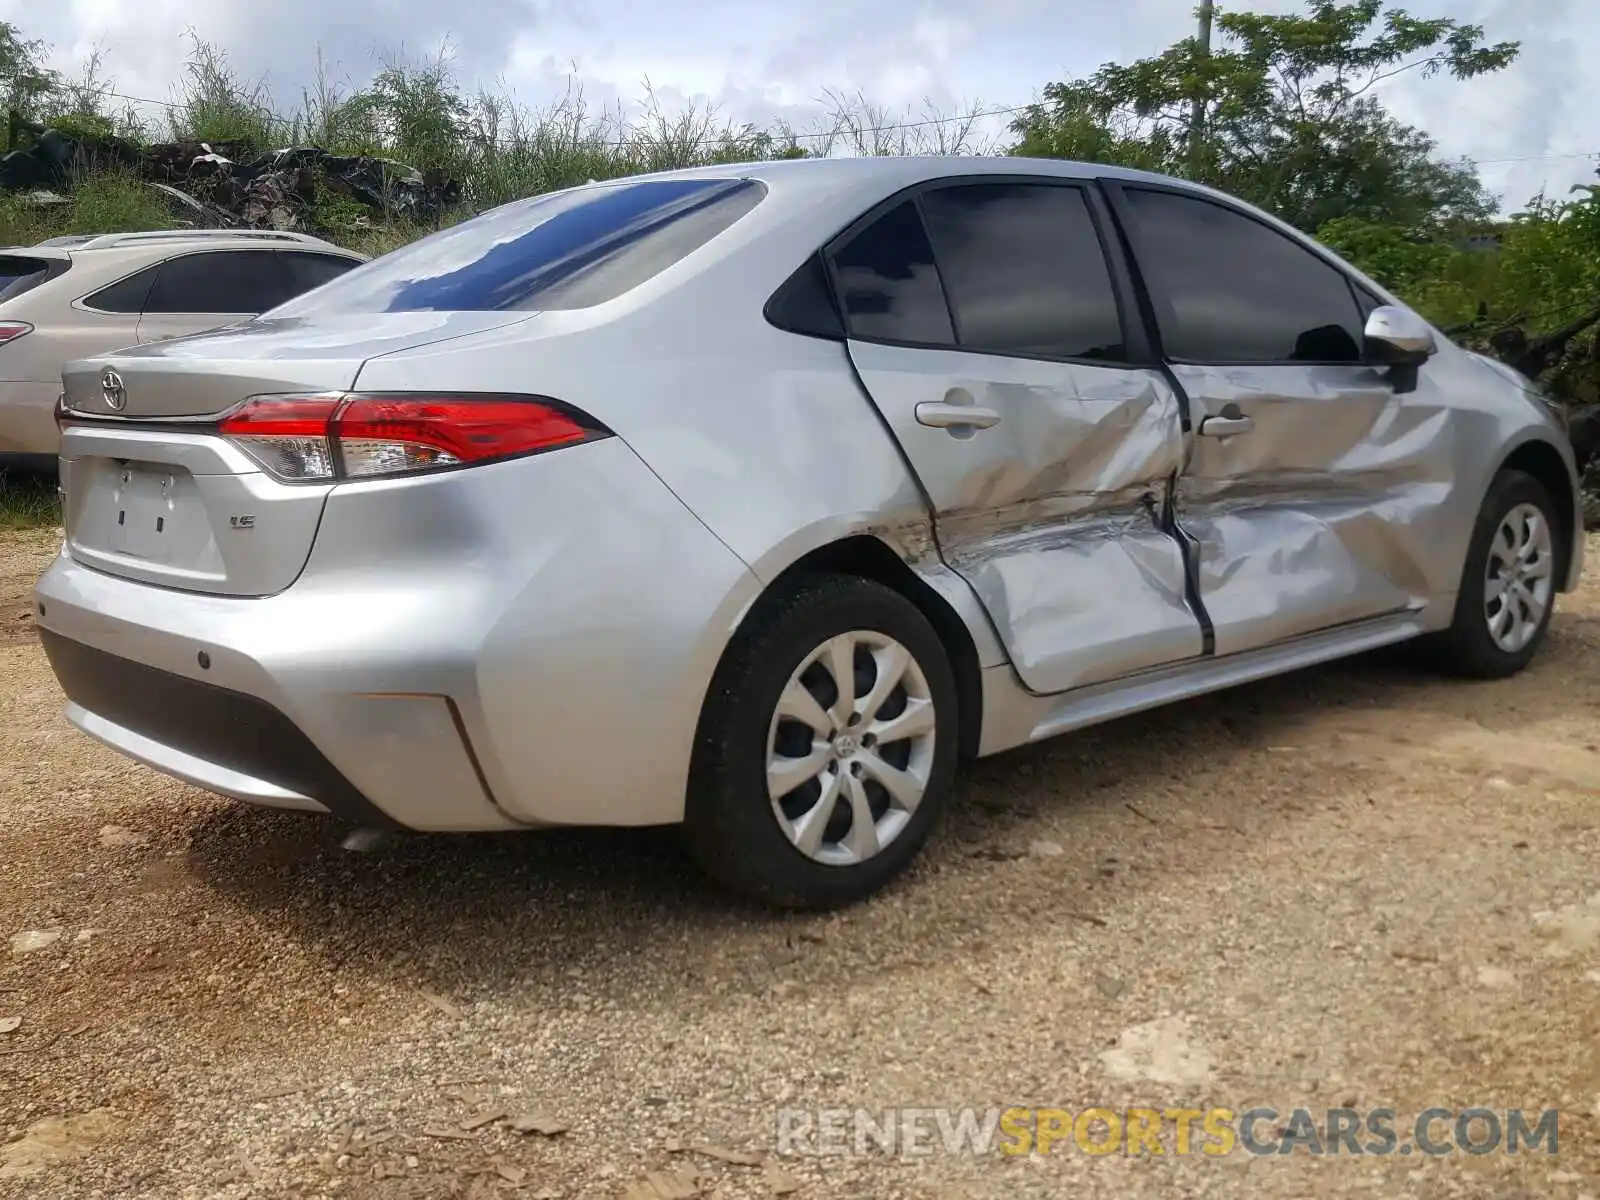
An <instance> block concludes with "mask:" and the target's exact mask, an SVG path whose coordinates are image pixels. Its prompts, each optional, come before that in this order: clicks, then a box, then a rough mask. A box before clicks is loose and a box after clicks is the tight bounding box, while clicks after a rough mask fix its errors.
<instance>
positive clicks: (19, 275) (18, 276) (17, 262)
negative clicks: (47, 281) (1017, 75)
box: [0, 254, 50, 300]
mask: <svg viewBox="0 0 1600 1200" xmlns="http://www.w3.org/2000/svg"><path fill="white" fill-rule="evenodd" d="M49 272H50V264H49V263H48V262H46V261H45V260H44V259H42V258H25V257H23V256H22V255H19V254H0V300H9V299H11V297H13V296H20V295H22V293H23V292H25V291H27V290H28V289H29V288H31V287H37V286H38V285H39V284H41V283H43V282H44V277H45V276H46V275H47V274H49Z"/></svg>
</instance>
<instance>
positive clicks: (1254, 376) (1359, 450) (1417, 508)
mask: <svg viewBox="0 0 1600 1200" xmlns="http://www.w3.org/2000/svg"><path fill="white" fill-rule="evenodd" d="M1174 372H1175V374H1176V375H1177V378H1178V381H1179V383H1180V384H1181V386H1182V387H1183V388H1184V390H1185V391H1186V392H1187V394H1188V396H1189V400H1190V404H1191V408H1192V412H1193V414H1194V424H1195V429H1196V435H1195V436H1193V437H1192V439H1191V450H1190V457H1189V461H1188V464H1187V467H1186V469H1185V471H1184V473H1183V474H1182V475H1181V476H1180V478H1179V482H1178V489H1177V502H1178V520H1179V523H1180V524H1181V525H1182V527H1183V528H1184V530H1185V531H1186V532H1187V533H1189V534H1190V535H1191V536H1192V537H1193V538H1194V539H1195V541H1196V543H1197V544H1198V550H1199V555H1198V580H1197V582H1198V590H1199V595H1200V600H1201V603H1202V605H1203V606H1204V608H1205V610H1206V613H1207V614H1208V616H1209V617H1210V620H1211V623H1212V626H1213V628H1214V630H1215V635H1216V642H1215V652H1216V653H1217V654H1219V655H1221V654H1233V653H1237V652H1240V651H1244V650H1251V649H1256V648H1258V647H1261V646H1265V645H1270V644H1272V643H1274V642H1278V641H1283V640H1285V639H1287V638H1291V637H1296V636H1299V635H1302V634H1306V633H1311V632H1314V631H1316V630H1319V629H1326V628H1331V627H1333V626H1335V625H1342V624H1346V623H1348V622H1351V621H1359V620H1363V619H1366V618H1371V617H1377V616H1381V615H1384V614H1387V613H1393V612H1399V611H1405V610H1413V609H1420V608H1422V607H1424V606H1426V605H1427V604H1428V603H1429V601H1430V600H1432V599H1433V598H1434V596H1435V595H1436V593H1437V588H1438V580H1437V579H1436V578H1435V577H1434V575H1435V574H1436V572H1433V571H1430V565H1431V563H1432V562H1433V560H1434V559H1435V558H1436V554H1437V551H1436V550H1435V549H1433V548H1432V547H1431V546H1430V542H1432V541H1434V540H1436V539H1437V538H1439V537H1441V536H1443V535H1445V534H1446V533H1447V532H1448V523H1449V522H1450V521H1452V520H1456V519H1458V518H1456V517H1455V515H1454V514H1453V512H1452V511H1451V500H1452V497H1453V491H1454V485H1455V482H1456V476H1457V474H1458V467H1457V462H1456V455H1455V454H1454V453H1453V452H1452V445H1451V443H1452V441H1453V439H1455V438H1456V437H1459V436H1460V434H1461V432H1462V417H1461V414H1460V412H1459V411H1458V410H1455V409H1452V408H1451V407H1450V406H1448V405H1447V404H1446V403H1444V402H1443V399H1442V396H1441V395H1440V394H1439V393H1438V392H1437V391H1436V389H1433V388H1431V387H1420V388H1419V389H1418V390H1417V391H1415V392H1411V393H1406V394H1400V393H1397V392H1396V391H1395V390H1394V388H1393V387H1392V386H1391V385H1390V384H1389V383H1388V382H1387V381H1386V380H1385V379H1384V378H1383V377H1382V376H1381V375H1380V374H1379V372H1377V371H1375V370H1372V369H1371V368H1367V367H1360V366H1348V367H1346V366H1305V367H1299V366H1256V367H1199V366H1177V367H1175V368H1174ZM1224 409H1226V410H1227V415H1229V416H1233V415H1243V416H1246V417H1249V418H1250V419H1251V420H1252V421H1253V423H1254V424H1253V427H1252V428H1251V429H1250V430H1249V431H1247V432H1244V433H1240V434H1237V435H1235V436H1231V437H1226V438H1215V437H1207V436H1202V435H1200V433H1199V431H1200V430H1201V429H1203V422H1204V421H1205V419H1206V418H1207V417H1209V416H1215V415H1219V414H1221V413H1222V412H1223V410H1224Z"/></svg>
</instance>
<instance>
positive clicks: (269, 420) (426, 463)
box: [221, 392, 610, 482]
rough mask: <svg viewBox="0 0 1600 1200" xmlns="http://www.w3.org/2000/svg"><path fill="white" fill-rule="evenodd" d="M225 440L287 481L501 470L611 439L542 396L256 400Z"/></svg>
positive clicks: (231, 421)
mask: <svg viewBox="0 0 1600 1200" xmlns="http://www.w3.org/2000/svg"><path fill="white" fill-rule="evenodd" d="M221 432H222V433H223V434H225V435H226V436H227V437H228V438H229V439H230V440H232V441H233V442H234V443H235V444H237V445H238V446H239V448H240V449H242V450H243V451H244V452H245V453H247V454H249V455H250V456H251V457H252V458H254V459H255V460H256V461H257V462H259V463H260V464H261V465H262V466H263V467H265V468H266V469H267V470H268V471H270V472H271V473H272V474H274V475H276V476H278V478H280V479H285V480H292V481H306V482H310V481H315V480H334V479H373V478H379V477H383V476H389V475H410V474H415V473H417V472H419V471H439V470H446V469H449V468H452V467H466V466H472V465H475V464H478V463H486V462H496V461H499V460H502V459H506V458H515V457H518V456H521V455H525V454H534V453H537V452H539V451H542V450H552V449H555V448H556V447H558V446H568V445H574V444H576V443H579V442H587V441H593V440H594V439H595V438H599V437H606V436H609V433H610V431H609V430H607V429H606V428H605V427H604V426H602V425H600V424H599V423H598V422H596V421H594V420H592V419H591V418H589V417H588V416H586V415H585V414H583V413H580V412H578V411H577V410H575V409H573V408H571V407H570V406H568V405H565V404H562V403H560V402H559V401H556V400H551V399H548V398H546V397H543V396H505V395H459V394H458V395H437V394H423V393H414V392H413V393H383V394H376V393H356V394H352V395H343V394H334V395H318V396H257V397H254V398H253V399H250V400H247V401H245V403H244V404H243V405H241V406H240V407H239V408H238V409H236V410H235V411H234V412H233V413H231V414H230V415H229V416H227V417H226V418H224V419H223V421H222V424H221Z"/></svg>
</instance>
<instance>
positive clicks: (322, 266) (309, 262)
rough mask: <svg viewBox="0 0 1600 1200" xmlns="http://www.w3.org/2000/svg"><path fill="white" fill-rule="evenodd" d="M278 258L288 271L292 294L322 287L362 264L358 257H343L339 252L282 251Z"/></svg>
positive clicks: (290, 293) (289, 292)
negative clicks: (308, 252)
mask: <svg viewBox="0 0 1600 1200" xmlns="http://www.w3.org/2000/svg"><path fill="white" fill-rule="evenodd" d="M278 258H279V261H280V262H281V263H282V265H283V269H284V270H285V271H286V272H287V273H288V283H287V288H288V294H289V295H290V296H298V295H299V294H300V293H301V292H309V291H310V290H311V289H312V288H317V287H321V286H322V285H323V284H325V283H330V282H332V281H333V280H335V279H337V278H339V276H341V275H343V274H344V273H345V272H346V271H348V270H350V269H351V268H353V267H359V266H360V265H361V263H360V262H359V261H358V260H356V259H353V258H342V257H340V256H339V255H337V254H307V253H301V252H299V251H293V252H291V251H280V252H279V255H278Z"/></svg>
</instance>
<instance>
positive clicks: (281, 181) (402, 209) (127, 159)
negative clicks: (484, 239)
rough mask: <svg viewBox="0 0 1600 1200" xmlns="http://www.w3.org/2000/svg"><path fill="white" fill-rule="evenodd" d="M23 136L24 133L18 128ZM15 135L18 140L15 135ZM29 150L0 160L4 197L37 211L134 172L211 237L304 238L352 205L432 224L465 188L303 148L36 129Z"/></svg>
mask: <svg viewBox="0 0 1600 1200" xmlns="http://www.w3.org/2000/svg"><path fill="white" fill-rule="evenodd" d="M24 128H28V127H27V125H26V123H24ZM13 132H14V133H15V131H13ZM28 132H30V133H32V134H33V137H34V144H33V146H32V147H31V148H30V149H27V150H14V151H12V152H11V153H9V154H6V155H4V156H0V191H3V192H26V193H29V194H30V195H32V196H34V197H35V198H36V199H37V202H38V203H41V204H48V203H52V202H59V201H60V197H59V196H58V195H56V194H55V192H56V191H58V190H60V189H64V188H66V187H67V185H68V183H69V181H70V180H71V178H72V176H73V175H74V174H75V173H77V172H80V171H84V170H91V169H96V168H99V169H105V168H112V167H115V168H120V169H122V170H127V171H132V172H133V173H134V174H135V175H137V176H138V177H139V178H141V179H143V180H144V181H145V182H147V183H148V184H149V185H150V186H151V187H152V188H154V189H156V190H157V191H159V192H161V193H162V195H164V196H165V197H166V198H167V199H168V200H169V201H170V202H171V204H172V206H173V209H174V215H175V216H176V217H177V218H178V219H180V220H182V221H183V222H185V223H187V224H192V225H196V226H204V227H213V228H251V229H284V230H307V229H310V228H311V227H312V222H311V220H310V212H311V210H312V209H313V208H314V207H315V206H316V205H317V204H318V203H319V202H321V201H322V200H324V199H327V198H333V199H338V200H347V201H351V202H354V203H355V204H356V205H357V206H358V207H359V208H360V209H364V210H365V212H366V213H367V214H368V219H370V220H373V221H387V220H390V219H394V218H404V219H408V220H417V221H428V220H432V219H434V218H436V217H437V216H438V215H439V213H440V211H441V210H443V209H445V208H447V207H449V206H450V205H452V204H455V203H456V202H457V201H459V200H460V199H461V185H460V184H459V183H457V182H456V181H455V180H452V179H448V178H445V177H444V176H443V175H442V174H441V173H439V172H436V171H419V170H417V169H416V168H415V167H411V166H407V165H406V164H405V163H399V162H394V161H391V160H389V159H383V158H370V157H366V156H359V157H351V156H345V155H338V154H330V153H328V151H326V150H322V149H319V148H318V147H315V146H299V147H293V148H290V149H285V150H278V151H274V152H272V153H270V154H259V155H252V154H250V152H249V149H248V147H245V146H241V145H238V144H230V143H221V142H211V143H208V142H167V143H163V144H159V145H153V146H150V147H148V148H144V147H140V146H136V145H134V144H133V143H131V142H127V141H124V140H123V139H121V138H116V137H105V138H93V139H90V138H78V137H72V136H69V135H67V134H65V133H62V132H60V131H58V130H54V129H44V128H40V127H33V128H31V129H28Z"/></svg>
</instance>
